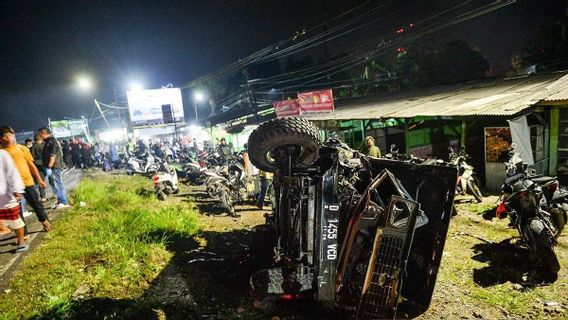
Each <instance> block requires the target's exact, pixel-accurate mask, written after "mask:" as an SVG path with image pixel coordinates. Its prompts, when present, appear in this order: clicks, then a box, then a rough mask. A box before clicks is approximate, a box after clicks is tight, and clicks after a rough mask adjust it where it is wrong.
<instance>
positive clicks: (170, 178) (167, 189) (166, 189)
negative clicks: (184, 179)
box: [153, 161, 179, 201]
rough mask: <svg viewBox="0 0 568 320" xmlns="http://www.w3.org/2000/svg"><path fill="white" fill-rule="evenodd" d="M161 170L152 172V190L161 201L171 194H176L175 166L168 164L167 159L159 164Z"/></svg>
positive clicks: (177, 188) (177, 189)
mask: <svg viewBox="0 0 568 320" xmlns="http://www.w3.org/2000/svg"><path fill="white" fill-rule="evenodd" d="M160 169H161V170H160V171H159V172H157V173H156V174H154V177H153V180H154V191H155V193H156V197H157V198H158V199H160V200H162V201H164V200H166V198H167V197H168V196H169V195H171V194H178V193H179V187H178V176H177V172H176V170H175V168H173V167H172V166H170V165H169V164H168V163H167V161H164V162H163V163H162V165H161V168H160Z"/></svg>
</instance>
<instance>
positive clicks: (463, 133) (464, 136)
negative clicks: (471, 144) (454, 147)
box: [460, 119, 467, 150]
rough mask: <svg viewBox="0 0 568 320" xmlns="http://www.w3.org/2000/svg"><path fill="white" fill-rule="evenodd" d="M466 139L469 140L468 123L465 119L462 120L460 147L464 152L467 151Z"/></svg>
mask: <svg viewBox="0 0 568 320" xmlns="http://www.w3.org/2000/svg"><path fill="white" fill-rule="evenodd" d="M465 139H467V123H466V122H465V119H462V124H461V137H460V147H461V148H462V149H463V150H465Z"/></svg>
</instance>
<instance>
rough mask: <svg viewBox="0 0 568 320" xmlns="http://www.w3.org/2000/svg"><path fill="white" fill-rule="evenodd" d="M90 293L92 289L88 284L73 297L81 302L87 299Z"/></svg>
mask: <svg viewBox="0 0 568 320" xmlns="http://www.w3.org/2000/svg"><path fill="white" fill-rule="evenodd" d="M89 292H91V288H90V287H89V286H88V285H87V284H84V283H83V284H81V285H80V286H79V287H78V288H77V290H75V292H73V294H72V295H71V296H72V297H73V299H74V300H80V299H83V298H84V297H85V295H87V294H88V293H89Z"/></svg>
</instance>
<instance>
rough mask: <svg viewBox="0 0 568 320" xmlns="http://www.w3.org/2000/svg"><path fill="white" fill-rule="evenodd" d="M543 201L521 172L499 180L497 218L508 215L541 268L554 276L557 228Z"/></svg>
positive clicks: (535, 185) (532, 183)
mask: <svg viewBox="0 0 568 320" xmlns="http://www.w3.org/2000/svg"><path fill="white" fill-rule="evenodd" d="M543 201H546V200H545V199H544V196H543V192H542V188H541V187H540V186H539V185H538V184H537V183H535V182H534V181H532V180H531V179H527V178H525V176H524V174H518V175H515V176H512V177H508V178H506V179H505V180H504V181H503V187H502V188H501V199H500V203H499V206H498V207H497V209H496V215H497V217H499V218H500V219H503V218H505V217H507V216H508V217H509V218H510V220H511V225H512V226H514V227H515V228H516V229H517V231H518V232H519V234H520V235H521V239H522V240H523V242H524V243H525V244H526V245H527V246H528V247H529V248H530V250H531V251H532V252H533V253H534V254H535V256H536V257H537V258H538V260H539V264H540V267H541V268H542V270H543V271H545V272H546V274H548V275H556V274H557V273H558V271H559V270H560V263H559V262H558V258H557V257H556V253H555V252H554V246H555V245H556V239H555V237H554V235H555V234H556V233H557V230H556V228H555V227H554V224H553V222H552V218H551V216H550V213H549V212H547V211H545V210H543V209H542V206H541V203H542V202H543Z"/></svg>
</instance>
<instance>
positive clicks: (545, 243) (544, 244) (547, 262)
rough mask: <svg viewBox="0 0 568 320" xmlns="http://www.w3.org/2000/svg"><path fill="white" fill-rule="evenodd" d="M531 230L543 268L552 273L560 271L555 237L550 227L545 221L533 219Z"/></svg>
mask: <svg viewBox="0 0 568 320" xmlns="http://www.w3.org/2000/svg"><path fill="white" fill-rule="evenodd" d="M530 230H531V232H532V235H533V239H534V241H535V242H536V248H537V250H538V252H537V255H538V258H539V260H540V263H541V266H542V268H543V269H545V270H547V271H548V272H550V273H554V274H556V273H558V271H559V270H560V262H558V258H557V257H556V253H555V252H554V240H552V239H553V237H552V235H551V234H550V232H549V229H547V228H545V227H544V224H543V222H542V221H540V220H539V219H533V220H532V221H531V224H530Z"/></svg>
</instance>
